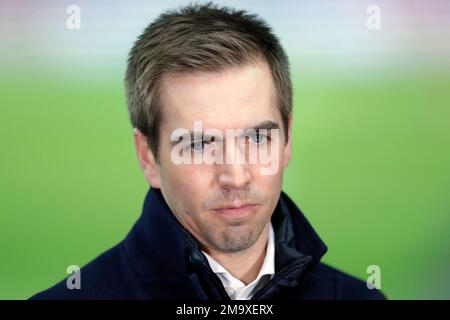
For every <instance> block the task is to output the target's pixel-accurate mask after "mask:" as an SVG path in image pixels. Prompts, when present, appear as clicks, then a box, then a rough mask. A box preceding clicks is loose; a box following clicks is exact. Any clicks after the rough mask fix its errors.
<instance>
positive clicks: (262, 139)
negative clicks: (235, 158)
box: [250, 133, 270, 144]
mask: <svg viewBox="0 0 450 320" xmlns="http://www.w3.org/2000/svg"><path fill="white" fill-rule="evenodd" d="M250 139H251V140H252V142H253V143H256V144H263V143H266V142H267V140H269V139H270V138H269V137H268V136H267V135H265V134H261V133H255V134H252V135H250Z"/></svg>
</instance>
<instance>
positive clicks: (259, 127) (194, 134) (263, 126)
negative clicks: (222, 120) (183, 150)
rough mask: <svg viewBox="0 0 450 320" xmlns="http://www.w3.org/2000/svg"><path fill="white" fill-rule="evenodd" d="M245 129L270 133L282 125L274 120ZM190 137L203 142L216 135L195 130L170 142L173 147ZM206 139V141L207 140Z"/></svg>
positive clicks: (245, 130)
mask: <svg viewBox="0 0 450 320" xmlns="http://www.w3.org/2000/svg"><path fill="white" fill-rule="evenodd" d="M240 129H243V130H244V132H248V131H250V130H254V131H256V132H258V131H259V130H267V131H270V130H272V129H280V125H279V124H278V123H277V122H274V121H272V120H264V121H261V122H259V123H257V124H255V125H253V126H251V127H248V128H240ZM188 136H190V138H191V141H195V138H197V141H203V140H206V139H210V138H211V137H214V135H205V134H204V132H198V131H197V132H194V131H193V130H190V131H189V133H188V134H184V135H180V136H178V137H176V138H175V141H170V142H171V145H176V144H178V143H180V142H181V139H182V138H184V137H188ZM205 138H206V139H205Z"/></svg>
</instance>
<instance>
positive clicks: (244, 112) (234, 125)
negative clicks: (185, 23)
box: [157, 62, 291, 252]
mask: <svg viewBox="0 0 450 320" xmlns="http://www.w3.org/2000/svg"><path fill="white" fill-rule="evenodd" d="M160 95H161V106H162V108H163V116H162V122H161V125H160V141H159V164H158V165H157V171H158V174H159V179H160V189H161V192H162V194H163V196H164V199H165V200H166V202H167V204H168V205H169V207H170V209H171V210H172V212H173V213H174V214H175V216H176V217H177V219H178V220H179V221H180V222H181V223H182V225H183V226H184V227H185V228H186V229H187V230H188V231H189V232H190V233H191V234H193V235H194V236H195V237H196V239H197V240H198V241H199V242H200V243H201V245H202V246H203V248H204V249H205V250H208V248H211V249H214V250H216V251H221V252H237V251H241V250H245V249H247V248H249V247H251V246H252V245H253V244H254V243H255V242H256V241H257V240H258V239H259V237H260V236H261V234H262V232H263V230H267V229H265V227H267V226H268V223H269V221H270V218H271V215H272V213H273V210H274V209H275V206H276V204H277V201H278V198H279V195H280V192H281V186H282V176H283V170H284V169H285V167H286V166H287V164H288V162H289V160H290V155H291V144H290V141H289V143H287V144H286V141H285V138H284V137H285V135H284V130H287V129H288V128H283V125H282V122H281V115H280V112H279V110H278V107H277V95H276V90H275V87H274V84H273V80H272V76H271V73H270V71H269V69H268V66H267V64H266V63H263V62H259V63H257V64H248V65H246V66H242V67H236V68H231V69H227V70H224V71H222V72H196V73H183V74H181V73H178V74H169V75H166V76H165V77H164V78H163V80H162V84H161V91H160ZM194 121H201V123H202V129H203V131H205V130H206V129H209V128H214V129H218V130H220V132H222V133H223V137H224V140H223V143H222V144H220V143H219V142H218V141H217V140H216V142H210V143H207V144H205V145H203V143H201V142H200V143H197V144H196V145H195V146H194V150H195V149H199V150H200V153H202V152H203V151H201V150H202V147H205V148H217V149H218V148H219V147H222V148H223V149H222V150H223V154H224V156H237V154H238V153H239V152H243V151H242V150H243V149H242V148H240V147H239V146H242V145H240V144H239V142H238V139H236V140H235V143H231V142H229V141H227V138H226V130H227V129H247V128H253V127H255V126H256V125H258V124H261V123H268V122H269V123H274V124H277V125H279V128H280V129H279V134H278V137H272V140H265V138H264V137H260V138H259V139H256V141H257V142H258V143H260V144H267V145H266V146H267V148H268V149H269V150H270V149H271V145H272V144H274V146H277V147H276V149H275V150H273V149H272V150H273V152H272V154H271V156H272V159H275V161H277V162H278V163H276V165H277V168H278V170H276V171H275V172H273V173H271V174H262V173H261V172H262V171H261V167H262V166H264V167H267V164H265V165H262V164H260V163H249V162H248V161H247V162H245V163H236V161H234V162H233V161H231V162H228V163H227V162H225V161H224V163H214V164H206V163H202V164H194V161H192V163H191V164H176V163H174V161H173V154H172V150H173V147H174V143H173V142H171V135H172V133H173V132H174V131H175V130H176V129H179V128H186V129H187V130H190V131H193V130H194ZM289 130H290V128H289ZM289 136H290V135H289ZM245 139H246V138H244V139H243V140H242V139H241V142H242V141H244V146H245V143H247V144H250V143H255V142H254V141H253V140H252V141H250V140H251V139H248V140H249V141H246V140H245ZM276 139H277V140H278V141H275V140H276ZM289 140H290V139H289ZM261 141H262V142H261ZM264 141H265V142H264ZM192 143H194V141H192ZM258 143H257V144H258ZM191 146H192V145H191ZM194 150H190V151H189V154H191V152H192V155H193V154H194V152H199V151H194ZM217 152H218V151H217V150H216V153H217ZM274 153H275V154H274ZM235 159H236V158H235ZM230 208H231V209H230ZM236 208H237V209H236Z"/></svg>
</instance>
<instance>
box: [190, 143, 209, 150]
mask: <svg viewBox="0 0 450 320" xmlns="http://www.w3.org/2000/svg"><path fill="white" fill-rule="evenodd" d="M204 146H205V141H197V142H194V143H191V145H190V147H191V150H194V151H195V152H199V151H203V148H204Z"/></svg>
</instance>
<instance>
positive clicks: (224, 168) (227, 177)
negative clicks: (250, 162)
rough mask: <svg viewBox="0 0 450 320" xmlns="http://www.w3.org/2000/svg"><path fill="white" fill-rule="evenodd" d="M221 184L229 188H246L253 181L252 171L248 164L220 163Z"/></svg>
mask: <svg viewBox="0 0 450 320" xmlns="http://www.w3.org/2000/svg"><path fill="white" fill-rule="evenodd" d="M219 167H220V169H219V185H220V186H221V187H222V188H224V189H227V190H231V189H245V188H246V187H248V185H249V184H250V181H251V173H250V171H249V170H248V166H247V164H236V163H231V164H223V165H219Z"/></svg>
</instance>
